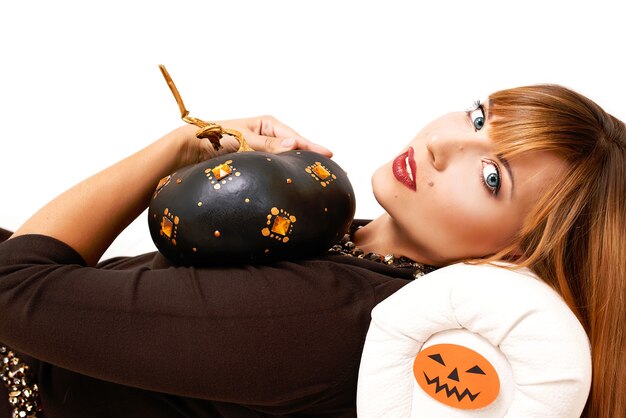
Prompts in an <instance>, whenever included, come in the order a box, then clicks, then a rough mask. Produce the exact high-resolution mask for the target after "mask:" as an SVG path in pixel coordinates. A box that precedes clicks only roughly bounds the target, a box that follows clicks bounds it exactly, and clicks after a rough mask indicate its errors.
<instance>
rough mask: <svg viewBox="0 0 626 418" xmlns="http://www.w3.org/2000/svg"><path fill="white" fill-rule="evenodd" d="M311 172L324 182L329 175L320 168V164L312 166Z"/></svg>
mask: <svg viewBox="0 0 626 418" xmlns="http://www.w3.org/2000/svg"><path fill="white" fill-rule="evenodd" d="M313 172H314V173H315V174H317V177H319V178H320V179H322V180H326V178H327V177H328V176H330V173H329V172H328V170H326V169H325V168H324V167H322V165H321V164H320V163H317V164H315V165H314V166H313Z"/></svg>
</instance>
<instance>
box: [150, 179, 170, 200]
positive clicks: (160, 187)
mask: <svg viewBox="0 0 626 418" xmlns="http://www.w3.org/2000/svg"><path fill="white" fill-rule="evenodd" d="M170 180H172V176H171V175H169V176H167V177H163V178H162V179H161V180H159V183H158V184H157V187H156V189H155V190H154V194H153V195H152V198H153V199H154V198H155V197H157V195H158V194H159V192H160V191H161V190H163V188H164V187H165V186H167V185H168V184H170Z"/></svg>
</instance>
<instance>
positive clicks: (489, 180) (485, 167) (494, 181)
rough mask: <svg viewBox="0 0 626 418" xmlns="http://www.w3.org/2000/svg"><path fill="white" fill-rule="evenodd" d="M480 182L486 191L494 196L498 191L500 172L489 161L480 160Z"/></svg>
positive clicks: (495, 165)
mask: <svg viewBox="0 0 626 418" xmlns="http://www.w3.org/2000/svg"><path fill="white" fill-rule="evenodd" d="M481 180H482V182H483V184H484V185H485V187H486V188H487V190H489V192H490V193H491V194H493V195H494V196H495V195H497V194H498V191H500V170H499V169H498V165H497V164H496V163H494V162H493V161H491V160H482V173H481Z"/></svg>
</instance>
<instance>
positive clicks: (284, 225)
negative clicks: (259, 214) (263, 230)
mask: <svg viewBox="0 0 626 418" xmlns="http://www.w3.org/2000/svg"><path fill="white" fill-rule="evenodd" d="M289 225H291V221H290V220H289V219H287V218H284V217H282V216H277V217H276V218H274V224H273V225H272V232H274V233H276V234H280V235H287V232H289Z"/></svg>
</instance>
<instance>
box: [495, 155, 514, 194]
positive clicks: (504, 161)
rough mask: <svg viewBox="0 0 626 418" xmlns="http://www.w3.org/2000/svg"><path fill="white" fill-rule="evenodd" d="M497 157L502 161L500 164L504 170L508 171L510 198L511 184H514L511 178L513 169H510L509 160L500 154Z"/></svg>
mask: <svg viewBox="0 0 626 418" xmlns="http://www.w3.org/2000/svg"><path fill="white" fill-rule="evenodd" d="M498 159H499V160H500V161H501V162H502V165H503V166H504V168H506V171H507V172H508V173H509V178H510V179H511V195H510V198H513V186H515V181H514V180H513V170H511V165H510V164H509V160H507V159H506V158H504V157H503V156H501V155H498Z"/></svg>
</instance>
